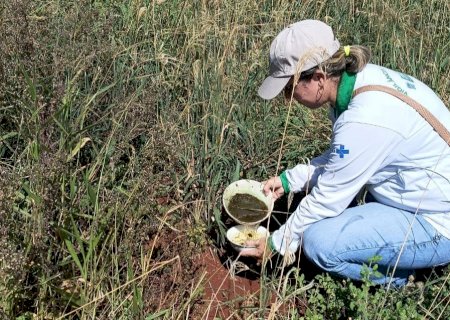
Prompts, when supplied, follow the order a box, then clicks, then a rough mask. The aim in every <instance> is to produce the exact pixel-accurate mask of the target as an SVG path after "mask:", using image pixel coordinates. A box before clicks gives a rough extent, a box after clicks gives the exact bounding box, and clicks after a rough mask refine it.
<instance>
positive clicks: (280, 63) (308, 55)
mask: <svg viewBox="0 0 450 320" xmlns="http://www.w3.org/2000/svg"><path fill="white" fill-rule="evenodd" d="M339 47H340V44H339V41H338V40H337V39H336V38H335V37H334V34H333V30H331V28H330V27H329V26H328V25H327V24H325V23H323V22H322V21H318V20H303V21H299V22H296V23H293V24H291V25H289V26H288V27H286V28H285V29H284V30H283V31H281V32H280V33H279V34H278V35H277V36H276V38H275V40H273V41H272V44H271V46H270V55H269V63H270V66H269V76H268V77H267V78H266V79H265V80H264V82H263V83H262V85H261V86H260V87H259V90H258V95H259V96H260V97H261V98H263V99H266V100H270V99H273V98H275V97H276V96H277V95H278V94H279V93H280V92H281V91H282V90H283V88H284V87H285V86H286V84H287V83H288V82H289V79H290V78H291V77H292V76H293V75H294V74H296V73H300V72H302V71H305V70H308V69H311V68H312V67H315V66H317V65H318V64H320V63H321V62H323V61H325V60H327V59H328V58H330V57H331V56H332V55H333V54H334V53H335V52H336V51H338V49H339ZM299 60H301V62H300V64H299V63H298V62H299ZM297 64H299V66H297ZM297 68H299V69H298V70H297Z"/></svg>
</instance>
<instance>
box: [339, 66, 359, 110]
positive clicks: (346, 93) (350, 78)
mask: <svg viewBox="0 0 450 320" xmlns="http://www.w3.org/2000/svg"><path fill="white" fill-rule="evenodd" d="M355 82H356V74H355V73H348V72H347V71H344V73H342V76H341V81H339V86H338V90H337V97H336V105H335V106H334V115H335V116H336V119H337V118H339V116H340V115H341V114H342V113H343V112H344V111H345V110H347V108H348V104H349V103H350V100H351V99H352V95H353V88H354V87H355Z"/></svg>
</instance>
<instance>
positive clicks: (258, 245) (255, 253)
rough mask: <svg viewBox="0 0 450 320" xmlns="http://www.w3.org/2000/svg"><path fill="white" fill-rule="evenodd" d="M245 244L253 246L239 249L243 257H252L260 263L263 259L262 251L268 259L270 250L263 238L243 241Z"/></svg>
mask: <svg viewBox="0 0 450 320" xmlns="http://www.w3.org/2000/svg"><path fill="white" fill-rule="evenodd" d="M245 245H246V246H252V247H254V248H246V249H243V250H241V256H243V257H253V258H255V259H256V261H257V262H258V263H261V262H262V261H263V257H264V252H265V257H266V259H269V258H270V257H271V256H272V252H271V250H270V248H269V246H268V244H267V241H266V239H265V238H261V239H258V240H249V241H247V242H246V243H245Z"/></svg>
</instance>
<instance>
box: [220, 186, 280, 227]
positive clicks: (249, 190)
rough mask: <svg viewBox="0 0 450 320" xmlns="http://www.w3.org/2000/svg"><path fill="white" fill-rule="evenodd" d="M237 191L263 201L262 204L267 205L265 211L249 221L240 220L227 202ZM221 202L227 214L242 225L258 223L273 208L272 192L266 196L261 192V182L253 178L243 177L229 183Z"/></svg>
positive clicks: (266, 216)
mask: <svg viewBox="0 0 450 320" xmlns="http://www.w3.org/2000/svg"><path fill="white" fill-rule="evenodd" d="M239 193H242V194H248V195H251V196H253V197H255V198H257V199H258V200H260V201H262V202H264V204H265V205H266V206H267V212H262V213H261V215H260V216H258V217H255V218H254V219H253V220H252V221H250V222H248V221H242V220H241V219H240V217H238V216H234V215H233V213H232V212H230V210H229V204H230V200H231V198H233V196H235V195H236V194H239ZM222 202H223V207H224V208H225V211H226V212H227V213H228V215H229V216H230V217H231V218H233V220H234V221H236V222H237V223H239V224H242V225H258V224H259V223H260V222H261V221H263V220H265V219H266V218H268V217H269V215H270V213H271V212H272V210H273V198H272V194H269V195H267V196H266V195H265V194H264V192H263V185H262V183H261V182H259V181H255V180H248V179H245V180H238V181H235V182H233V183H231V184H230V185H229V186H228V187H226V188H225V191H224V192H223V197H222Z"/></svg>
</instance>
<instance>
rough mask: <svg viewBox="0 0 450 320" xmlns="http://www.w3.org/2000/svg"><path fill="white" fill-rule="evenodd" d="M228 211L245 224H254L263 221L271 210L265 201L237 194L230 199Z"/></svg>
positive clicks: (245, 194)
mask: <svg viewBox="0 0 450 320" xmlns="http://www.w3.org/2000/svg"><path fill="white" fill-rule="evenodd" d="M228 211H229V212H230V214H231V215H232V216H233V217H235V218H236V219H238V220H240V221H242V222H244V223H254V222H257V221H259V220H261V219H263V218H264V217H265V216H266V215H267V212H268V211H269V208H268V207H267V205H266V204H265V203H264V202H263V201H261V200H259V199H258V198H256V197H254V196H252V195H249V194H247V193H237V194H235V195H234V196H233V197H232V198H231V199H230V202H229V203H228Z"/></svg>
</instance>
